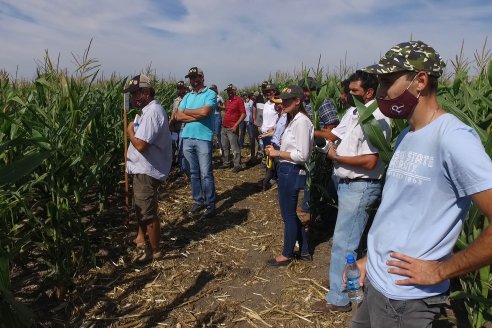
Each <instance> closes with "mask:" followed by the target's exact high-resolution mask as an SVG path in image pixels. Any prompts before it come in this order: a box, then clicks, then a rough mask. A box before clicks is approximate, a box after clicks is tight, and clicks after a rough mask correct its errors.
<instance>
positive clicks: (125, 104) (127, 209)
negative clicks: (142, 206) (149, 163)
mask: <svg viewBox="0 0 492 328" xmlns="http://www.w3.org/2000/svg"><path fill="white" fill-rule="evenodd" d="M129 109H130V94H129V93H124V94H123V139H124V141H123V147H124V148H125V149H124V156H125V159H124V160H125V224H127V223H128V221H129V220H130V202H129V185H128V173H126V164H127V163H126V158H127V152H128V135H127V132H126V129H127V127H128V110H129Z"/></svg>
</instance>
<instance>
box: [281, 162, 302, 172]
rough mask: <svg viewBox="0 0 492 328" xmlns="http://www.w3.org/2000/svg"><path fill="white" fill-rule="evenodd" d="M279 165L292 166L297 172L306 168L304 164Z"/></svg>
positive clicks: (287, 163) (286, 163)
mask: <svg viewBox="0 0 492 328" xmlns="http://www.w3.org/2000/svg"><path fill="white" fill-rule="evenodd" d="M279 165H287V166H293V167H295V168H298V169H299V170H304V169H306V166H305V165H304V164H294V163H291V162H279Z"/></svg>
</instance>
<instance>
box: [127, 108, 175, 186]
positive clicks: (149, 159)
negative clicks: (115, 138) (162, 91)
mask: <svg viewBox="0 0 492 328" xmlns="http://www.w3.org/2000/svg"><path fill="white" fill-rule="evenodd" d="M136 123H137V124H136V125H135V128H134V129H135V130H134V131H135V137H136V138H138V139H140V140H143V141H145V142H146V143H148V144H149V148H147V150H145V151H144V152H143V153H141V152H139V151H138V150H137V149H136V148H135V147H134V146H133V144H132V143H130V146H129V147H128V152H127V163H126V171H127V172H128V173H130V174H146V175H149V176H151V177H153V178H155V179H158V180H165V179H166V177H167V175H168V174H169V170H170V169H171V164H172V146H171V132H170V131H169V123H168V120H167V114H166V112H165V111H164V109H163V108H162V106H161V105H159V103H158V102H157V101H156V100H152V101H151V102H150V103H149V104H148V105H147V106H145V107H144V108H143V109H142V116H140V117H139V118H138V120H137V122H136Z"/></svg>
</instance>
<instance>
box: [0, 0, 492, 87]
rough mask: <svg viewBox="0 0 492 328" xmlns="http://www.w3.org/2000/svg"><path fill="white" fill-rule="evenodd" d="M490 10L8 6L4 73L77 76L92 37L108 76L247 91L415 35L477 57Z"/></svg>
mask: <svg viewBox="0 0 492 328" xmlns="http://www.w3.org/2000/svg"><path fill="white" fill-rule="evenodd" d="M483 3H484V2H483V1H469V2H466V3H463V4H456V3H455V2H452V1H435V2H428V1H424V0H419V1H407V0H405V1H391V0H384V1H382V0H379V1H376V0H368V1H358V0H347V1H336V0H330V1H326V0H311V1H299V0H285V1H271V0H270V1H267V0H229V1H219V0H208V1H198V0H183V1H182V3H181V4H182V8H185V11H182V10H180V9H179V7H178V9H177V10H170V9H172V8H170V7H169V6H170V3H168V2H165V3H164V2H163V3H160V2H159V1H149V0H140V1H138V2H135V1H128V0H121V1H117V0H106V1H94V0H86V1H81V0H79V1H70V2H66V1H61V0H51V1H48V0H24V1H13V0H8V1H0V7H4V8H7V9H4V10H0V35H2V41H3V45H2V51H1V52H0V68H4V69H6V70H7V71H8V72H10V73H12V74H14V73H15V71H16V68H17V67H19V73H20V75H21V76H22V77H25V78H32V77H33V75H34V73H35V62H34V60H35V59H42V57H43V55H44V50H45V49H48V50H49V51H50V54H51V55H52V59H54V60H56V57H57V55H58V54H60V58H61V66H62V67H67V68H69V70H70V69H73V68H74V65H73V60H72V55H71V54H72V53H76V54H79V55H81V54H82V53H83V51H84V49H85V48H86V47H87V45H88V44H89V41H90V40H91V38H93V43H92V48H91V53H90V55H91V56H92V57H94V58H97V59H98V60H99V62H100V64H101V66H102V67H101V69H102V70H103V71H104V73H105V75H106V76H107V75H109V74H111V73H112V72H117V73H118V74H120V75H122V76H126V75H132V74H135V73H138V72H140V71H141V70H143V69H145V68H146V67H147V66H148V65H149V63H152V67H153V68H154V69H155V70H156V73H157V74H158V76H162V77H164V78H168V77H170V76H171V77H176V78H177V79H183V77H184V75H185V73H186V71H187V69H188V68H189V67H191V66H195V65H198V66H201V67H202V68H203V69H204V70H205V75H206V80H207V81H208V82H209V83H212V82H213V83H217V84H218V85H219V87H221V85H226V84H228V83H235V84H236V85H238V86H240V87H242V86H246V85H250V84H253V83H258V82H261V81H262V80H264V79H265V78H267V77H268V75H269V73H274V72H276V71H278V70H280V71H283V72H292V71H293V70H294V69H296V70H299V69H301V67H302V66H303V65H304V66H307V67H314V66H316V65H317V62H318V57H319V56H320V55H321V64H322V65H323V66H324V67H325V69H326V68H328V69H329V70H335V69H336V68H337V66H338V65H339V64H340V61H343V60H344V59H345V55H346V59H347V63H348V64H349V66H352V67H362V66H365V65H369V64H371V63H373V62H376V61H377V60H378V59H379V57H380V55H382V54H383V53H384V52H385V51H386V50H387V49H389V48H390V47H391V46H392V45H394V44H396V43H399V42H402V41H405V40H408V39H409V38H410V36H412V38H413V39H421V40H423V41H425V42H428V43H429V44H431V45H432V46H434V47H435V48H436V49H437V50H438V51H439V52H440V53H441V55H442V56H443V57H445V58H447V59H451V58H454V56H455V55H456V54H457V53H458V52H459V50H460V47H461V42H462V40H465V48H466V52H465V54H466V55H467V56H468V57H469V58H470V59H471V58H472V57H473V52H474V50H475V49H481V47H482V46H483V42H484V40H485V38H486V37H487V36H488V33H490V32H489V31H491V30H492V29H491V25H492V23H490V22H489V21H490V20H489V19H487V17H490V16H491V13H492V6H491V5H488V4H483ZM172 4H178V5H179V4H180V3H179V2H178V1H174V2H173V3H172ZM157 6H166V8H164V9H163V8H159V7H157ZM12 8H14V9H12ZM15 8H16V9H15ZM12 13H13V14H14V15H13V16H12ZM169 13H174V16H173V17H169V15H170V14H169ZM176 13H182V14H183V15H181V14H179V15H177V14H176ZM27 17H31V18H32V20H29V19H26V18H27Z"/></svg>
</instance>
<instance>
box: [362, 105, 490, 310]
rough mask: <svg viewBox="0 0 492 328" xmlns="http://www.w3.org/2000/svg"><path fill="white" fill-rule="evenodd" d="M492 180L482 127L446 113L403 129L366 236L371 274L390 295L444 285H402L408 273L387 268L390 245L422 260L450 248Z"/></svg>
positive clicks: (423, 292) (418, 294)
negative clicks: (473, 202) (422, 124)
mask: <svg viewBox="0 0 492 328" xmlns="http://www.w3.org/2000/svg"><path fill="white" fill-rule="evenodd" d="M491 188H492V162H491V160H490V158H489V156H488V155H487V153H486V152H485V150H484V148H483V146H482V143H481V142H480V138H479V137H478V135H477V133H476V132H475V131H474V130H473V129H472V128H470V127H469V126H467V125H465V124H463V123H462V122H461V121H459V120H458V119H457V118H456V117H455V116H453V115H451V114H445V115H442V116H440V117H439V118H437V119H436V120H435V121H434V122H432V123H430V124H429V125H427V126H426V127H424V128H422V129H420V130H418V131H415V132H410V131H409V130H408V128H407V129H406V130H405V131H403V132H402V134H401V135H400V136H399V137H398V140H397V145H396V150H395V153H394V155H393V157H392V159H391V162H390V164H389V167H388V171H387V173H386V183H385V185H384V188H383V194H382V200H381V205H380V206H379V209H378V211H377V213H376V217H375V218H374V223H373V224H372V227H371V229H370V231H369V235H368V240H367V249H368V262H367V275H368V277H369V280H370V282H371V284H372V285H373V286H374V288H376V289H377V290H378V291H380V292H381V293H382V294H384V295H385V296H386V297H388V298H391V299H396V300H405V299H422V298H426V297H430V296H434V295H438V294H441V293H444V292H446V291H447V290H448V288H449V281H444V282H442V283H440V284H437V285H433V286H415V285H414V286H398V285H396V284H395V283H394V281H395V280H400V279H406V278H407V277H402V276H399V275H396V274H391V273H388V271H387V270H388V266H387V265H386V261H388V260H389V259H390V256H389V254H390V253H391V252H392V251H395V252H400V253H403V254H406V255H408V256H411V257H415V258H418V259H424V260H444V259H446V258H447V257H449V256H450V255H451V253H452V250H453V247H454V245H455V243H456V240H457V239H458V236H459V234H460V232H461V228H462V224H463V221H464V219H465V217H466V215H467V212H468V209H469V206H470V202H471V200H470V197H471V195H473V194H475V193H478V192H480V191H484V190H488V189H491Z"/></svg>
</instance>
